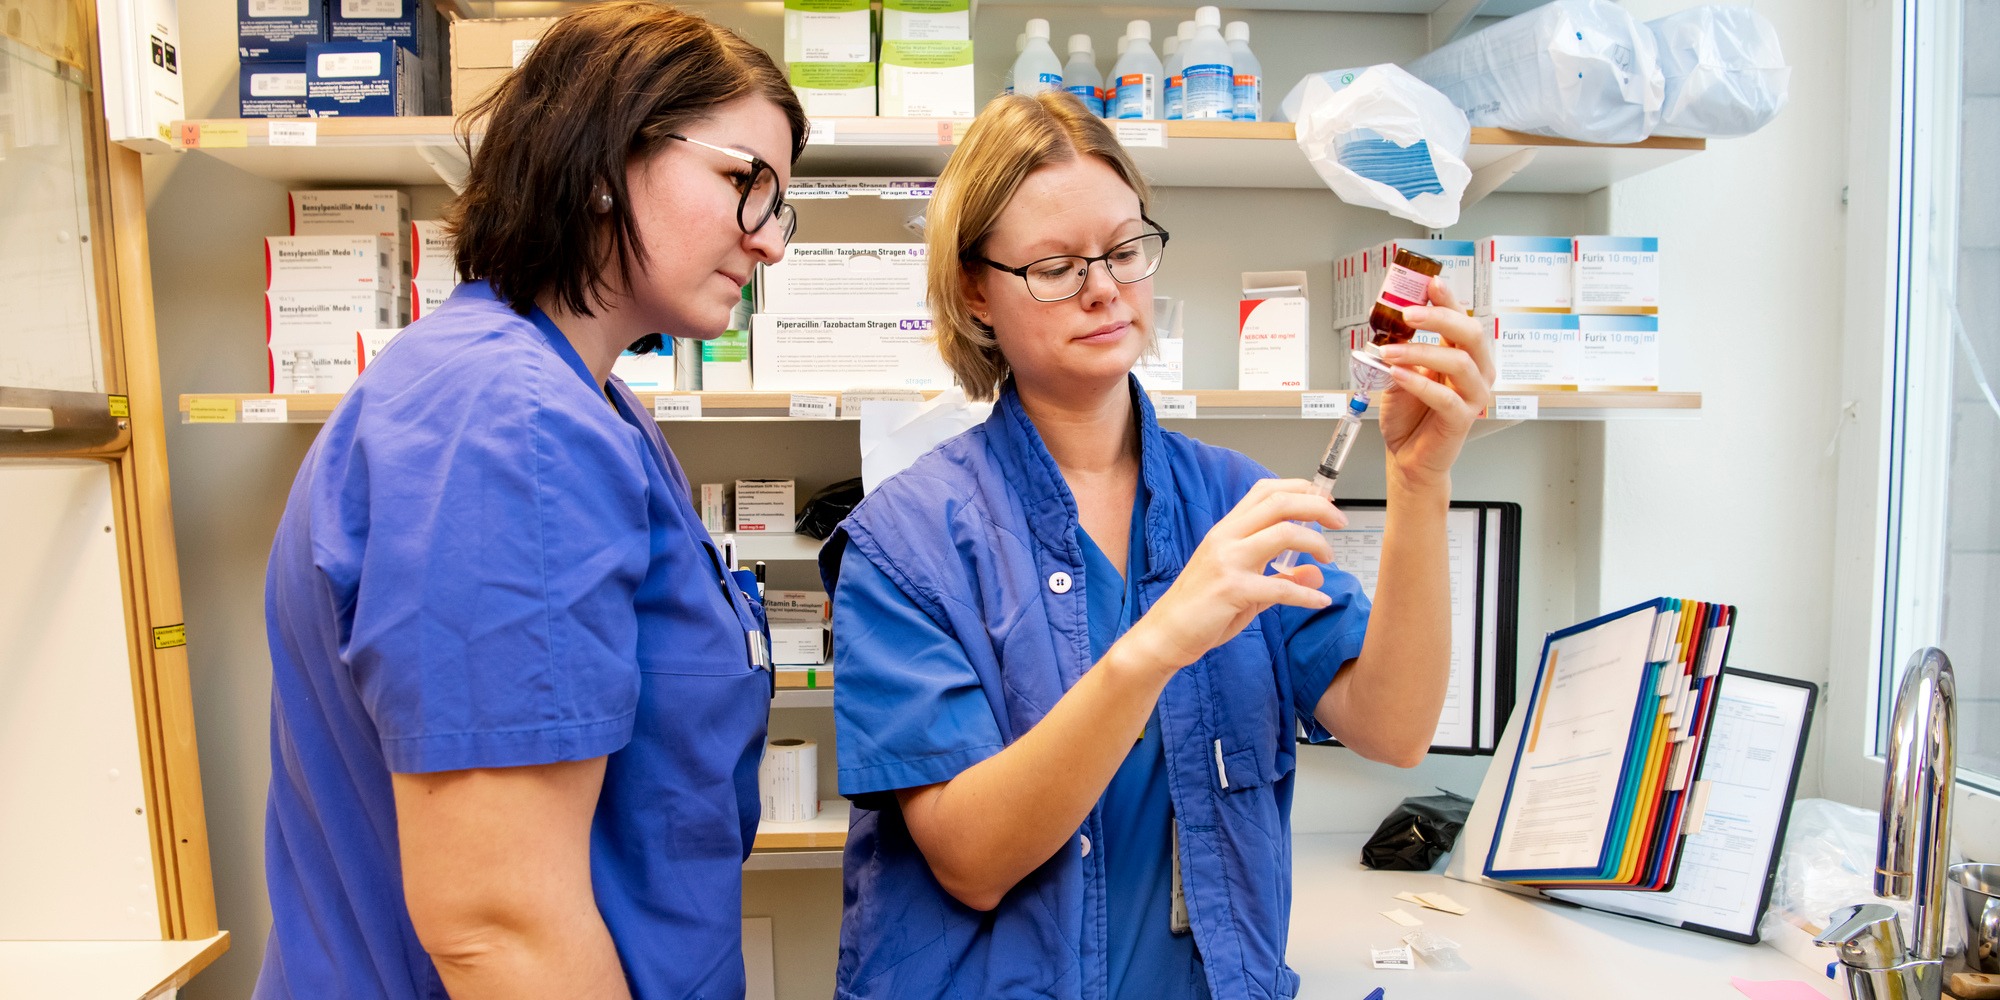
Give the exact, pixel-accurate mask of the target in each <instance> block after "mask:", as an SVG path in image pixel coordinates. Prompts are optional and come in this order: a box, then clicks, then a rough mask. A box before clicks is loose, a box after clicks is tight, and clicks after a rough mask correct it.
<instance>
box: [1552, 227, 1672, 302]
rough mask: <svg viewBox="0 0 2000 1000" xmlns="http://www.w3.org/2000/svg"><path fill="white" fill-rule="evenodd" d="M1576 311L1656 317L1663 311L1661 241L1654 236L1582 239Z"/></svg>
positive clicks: (1577, 250)
mask: <svg viewBox="0 0 2000 1000" xmlns="http://www.w3.org/2000/svg"><path fill="white" fill-rule="evenodd" d="M1571 252H1572V255H1573V257H1574V259H1575V263H1574V265H1573V266H1574V277H1573V279H1572V282H1571V283H1572V285H1573V286H1574V292H1573V294H1574V298H1575V301H1574V304H1573V306H1572V309H1571V311H1572V312H1578V313H1588V314H1592V315H1606V314H1627V315H1643V316H1651V315H1656V314H1658V313H1659V311H1660V241H1659V240H1658V239H1656V238H1654V237H1651V236H1579V237H1577V238H1576V239H1575V240H1572V241H1571Z"/></svg>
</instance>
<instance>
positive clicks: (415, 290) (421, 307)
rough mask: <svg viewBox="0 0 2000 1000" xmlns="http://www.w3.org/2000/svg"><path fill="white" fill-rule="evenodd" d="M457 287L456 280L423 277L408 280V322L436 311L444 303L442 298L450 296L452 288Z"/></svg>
mask: <svg viewBox="0 0 2000 1000" xmlns="http://www.w3.org/2000/svg"><path fill="white" fill-rule="evenodd" d="M457 287H458V282H456V281H429V280H426V279H424V278H415V279H412V280H411V281H410V322H412V323H414V322H416V321H417V320H420V319H423V318H424V317H425V316H429V315H430V314H431V313H434V312H437V311H438V307H439V306H442V305H444V300H446V299H448V298H451V293H452V290H453V289H456V288H457Z"/></svg>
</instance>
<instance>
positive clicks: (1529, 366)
mask: <svg viewBox="0 0 2000 1000" xmlns="http://www.w3.org/2000/svg"><path fill="white" fill-rule="evenodd" d="M1577 319H1578V317H1576V316H1572V315H1569V314H1568V313H1502V314H1500V315H1498V316H1488V317H1485V318H1484V319H1483V320H1482V322H1483V323H1484V324H1485V325H1486V327H1487V329H1489V330H1491V331H1492V332H1493V346H1494V348H1495V354H1496V357H1495V359H1494V363H1495V368H1496V369H1497V371H1496V376H1495V378H1494V388H1496V389H1574V388H1576V384H1577V364H1578V360H1579V359H1578V338H1577V331H1578V324H1577Z"/></svg>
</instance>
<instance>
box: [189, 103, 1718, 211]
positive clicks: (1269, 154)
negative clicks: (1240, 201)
mask: <svg viewBox="0 0 2000 1000" xmlns="http://www.w3.org/2000/svg"><path fill="white" fill-rule="evenodd" d="M819 122H820V123H822V124H824V125H830V126H831V129H832V135H833V139H834V141H832V142H821V143H814V144H813V145H811V146H808V147H807V149H806V153H805V156H804V158H803V159H802V160H801V161H800V163H799V168H798V176H800V177H843V176H862V177H874V176H891V177H904V176H933V175H935V174H936V173H937V172H938V171H939V170H941V169H943V167H944V163H945V159H946V157H948V156H949V155H950V154H951V150H952V143H953V142H954V141H955V137H956V136H958V135H962V134H963V131H964V127H965V124H966V122H967V119H944V118H828V119H820V120H819ZM315 124H316V126H317V132H318V135H317V144H316V145H312V146H272V145H270V144H269V121H267V120H262V119H210V120H203V121H188V122H177V123H175V127H174V130H173V132H174V135H175V136H176V137H177V138H178V139H179V140H180V142H181V146H182V148H183V149H199V150H201V151H202V152H204V153H206V154H208V155H211V156H214V157H216V158H217V159H220V160H222V161H224V162H226V163H229V164H231V165H234V166H236V167H238V168H239V169H242V170H245V171H248V172H250V173H253V174H256V175H258V176H260V177H264V178H266V179H269V180H272V181H276V182H278V183H281V184H310V185H322V186H324V185H343V184H357V185H371V184H374V185H380V184H388V185H404V186H409V185H434V184H439V183H443V182H445V181H447V180H455V179H457V178H458V177H461V176H463V173H464V170H465V163H466V161H465V157H464V154H463V153H462V152H461V151H460V149H459V146H458V139H457V137H456V136H455V135H454V133H453V124H454V121H453V119H451V118H443V117H438V118H321V119H317V120H316V121H315ZM1160 124H1162V125H1164V126H1165V129H1166V142H1167V145H1166V147H1165V148H1158V147H1149V146H1134V147H1133V148H1132V150H1131V152H1132V154H1133V157H1134V159H1135V160H1137V161H1138V164H1139V168H1140V169H1141V170H1143V171H1144V172H1145V173H1146V176H1147V177H1148V178H1149V179H1150V180H1152V181H1153V182H1154V183H1155V184H1160V185H1164V186H1168V187H1229V188H1304V189H1323V188H1324V187H1325V185H1324V184H1323V183H1322V182H1321V181H1320V179H1319V175H1318V174H1315V173H1314V172H1313V169H1312V166H1311V165H1310V164H1309V163H1307V162H1306V158H1305V155H1304V154H1303V153H1302V152H1300V150H1299V147H1298V144H1297V142H1296V141H1295V139H1294V132H1293V128H1292V125H1291V123H1289V122H1163V123H1160ZM218 140H219V141H220V142H221V143H223V144H222V145H218V144H217V142H218ZM1706 148H1707V143H1706V141H1705V140H1702V139H1675V138H1655V139H1648V140H1646V141H1645V142H1641V143H1635V144H1633V145H1629V146H1601V145H1594V144H1591V143H1582V142H1572V141H1570V140H1567V139H1549V138H1544V137H1541V136H1531V135H1526V134H1523V133H1519V132H1509V131H1506V130H1504V129H1489V128H1476V129H1473V130H1472V147H1471V150H1470V152H1469V153H1468V155H1467V158H1466V159H1467V163H1468V165H1470V166H1471V167H1472V169H1473V171H1474V179H1473V188H1472V191H1473V192H1475V193H1482V194H1483V191H1482V190H1481V189H1482V180H1486V181H1491V182H1492V187H1493V189H1495V190H1499V191H1507V192H1522V193H1539V194H1563V193H1570V194H1581V193H1585V192H1590V191H1595V190H1597V189H1599V188H1602V187H1604V186H1605V185H1607V184H1612V183H1615V182H1617V181H1621V180H1625V179H1627V178H1629V177H1634V176H1637V175H1639V174H1642V173H1645V172H1647V171H1650V170H1654V169H1657V168H1659V167H1662V166H1665V165H1667V164H1669V163H1672V162H1674V161H1676V160H1679V159H1682V158H1684V157H1687V156H1692V155H1694V154H1695V153H1698V152H1700V151H1702V150H1703V149H1706ZM1523 154H1526V155H1525V156H1524V155H1523ZM1482 172H1484V173H1482ZM1503 175H1504V176H1503Z"/></svg>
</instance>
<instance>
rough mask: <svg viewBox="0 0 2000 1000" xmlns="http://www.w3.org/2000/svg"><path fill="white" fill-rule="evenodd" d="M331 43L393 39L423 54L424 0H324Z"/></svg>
mask: <svg viewBox="0 0 2000 1000" xmlns="http://www.w3.org/2000/svg"><path fill="white" fill-rule="evenodd" d="M326 5H327V23H326V37H327V40H328V41H331V42H395V43H396V44H398V45H401V46H402V47H404V48H406V49H409V50H410V51H411V52H413V53H415V54H417V55H425V54H427V53H426V52H425V49H426V48H427V46H425V44H424V39H423V30H422V29H423V22H422V18H423V0H326Z"/></svg>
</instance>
